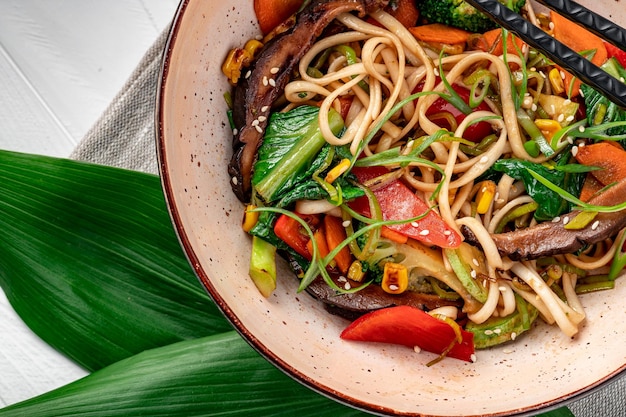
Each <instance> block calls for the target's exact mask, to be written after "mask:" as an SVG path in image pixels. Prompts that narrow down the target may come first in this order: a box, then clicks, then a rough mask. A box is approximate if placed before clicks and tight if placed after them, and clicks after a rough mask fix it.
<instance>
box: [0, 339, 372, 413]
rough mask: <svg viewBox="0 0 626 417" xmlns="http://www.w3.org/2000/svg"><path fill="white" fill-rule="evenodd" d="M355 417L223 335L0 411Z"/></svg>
mask: <svg viewBox="0 0 626 417" xmlns="http://www.w3.org/2000/svg"><path fill="white" fill-rule="evenodd" d="M286 410H288V411H289V414H292V413H293V414H294V415H298V416H301V417H307V416H322V417H323V416H361V415H365V413H363V412H360V411H357V410H353V409H350V408H348V407H346V406H343V405H340V404H338V403H335V402H333V401H332V400H330V399H328V398H326V397H323V396H321V395H319V394H316V393H314V392H312V391H310V390H309V389H308V388H306V387H305V386H303V385H301V384H299V383H297V382H295V381H293V380H292V379H291V378H289V377H288V376H286V375H285V374H284V373H283V372H281V371H280V370H278V369H277V368H276V367H274V366H273V365H271V364H270V363H269V362H267V361H266V360H265V359H264V358H263V357H261V356H260V355H259V354H258V353H257V352H256V351H254V350H253V349H252V348H251V347H250V346H249V345H248V344H247V343H246V342H245V341H244V340H243V339H241V337H239V335H238V334H237V333H236V332H234V331H230V332H227V333H222V334H219V335H215V336H210V337H204V338H199V339H196V340H191V341H183V342H179V343H175V344H172V345H170V346H166V347H162V348H158V349H152V350H149V351H146V352H144V353H141V354H138V355H136V356H133V357H132V358H129V359H126V360H123V361H120V362H119V363H116V364H114V365H111V366H109V367H107V368H105V369H102V370H101V371H98V372H95V373H93V374H92V375H89V376H87V377H85V378H83V379H80V380H78V381H76V382H74V383H71V384H69V385H66V386H64V387H61V388H59V389H56V390H54V391H51V392H49V393H46V394H43V395H41V396H39V397H35V398H33V399H30V400H27V401H24V402H22V403H18V404H15V405H13V406H10V407H7V408H4V409H2V410H0V416H1V417H13V416H20V417H22V416H29V417H64V416H87V415H88V416H90V417H100V416H101V417H105V416H106V417H135V416H152V417H159V416H163V417H165V416H167V417H178V416H181V417H182V416H184V417H188V416H201V415H202V416H208V415H213V416H217V415H219V416H250V415H258V416H282V415H285V411H286Z"/></svg>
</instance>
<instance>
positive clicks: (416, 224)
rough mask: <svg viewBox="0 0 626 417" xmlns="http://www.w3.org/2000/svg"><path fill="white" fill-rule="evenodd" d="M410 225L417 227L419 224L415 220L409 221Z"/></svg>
mask: <svg viewBox="0 0 626 417" xmlns="http://www.w3.org/2000/svg"><path fill="white" fill-rule="evenodd" d="M411 226H413V227H418V226H419V224H418V223H417V222H411Z"/></svg>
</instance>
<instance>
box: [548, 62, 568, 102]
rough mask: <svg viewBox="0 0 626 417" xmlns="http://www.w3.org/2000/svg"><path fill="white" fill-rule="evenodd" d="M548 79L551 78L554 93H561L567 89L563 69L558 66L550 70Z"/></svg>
mask: <svg viewBox="0 0 626 417" xmlns="http://www.w3.org/2000/svg"><path fill="white" fill-rule="evenodd" d="M548 79H549V80H550V85H551V86H552V93H553V94H555V95H559V94H562V93H563V92H564V91H565V85H564V84H563V78H562V77H561V71H560V70H559V69H558V68H552V69H551V70H550V72H549V73H548Z"/></svg>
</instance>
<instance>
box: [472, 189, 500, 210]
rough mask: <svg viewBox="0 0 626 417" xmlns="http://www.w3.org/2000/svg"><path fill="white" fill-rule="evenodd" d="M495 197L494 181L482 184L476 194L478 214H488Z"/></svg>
mask: <svg viewBox="0 0 626 417" xmlns="http://www.w3.org/2000/svg"><path fill="white" fill-rule="evenodd" d="M495 196H496V183H495V182H493V181H483V182H481V183H480V184H479V188H478V192H477V193H476V212H477V213H478V214H485V213H487V211H488V210H489V207H491V203H492V202H493V199H494V197H495Z"/></svg>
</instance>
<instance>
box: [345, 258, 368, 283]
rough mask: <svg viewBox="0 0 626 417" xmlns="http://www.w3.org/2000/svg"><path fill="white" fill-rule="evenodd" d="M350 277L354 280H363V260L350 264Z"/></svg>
mask: <svg viewBox="0 0 626 417" xmlns="http://www.w3.org/2000/svg"><path fill="white" fill-rule="evenodd" d="M347 275H348V279H351V280H352V281H357V282H361V281H363V277H364V276H365V272H364V271H363V264H361V261H358V260H357V261H354V262H352V263H351V264H350V268H348V274H347Z"/></svg>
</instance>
